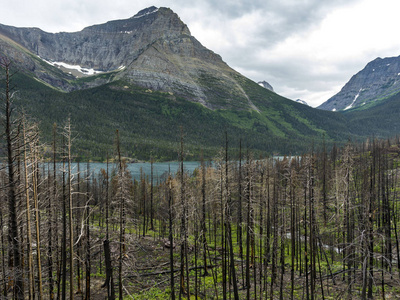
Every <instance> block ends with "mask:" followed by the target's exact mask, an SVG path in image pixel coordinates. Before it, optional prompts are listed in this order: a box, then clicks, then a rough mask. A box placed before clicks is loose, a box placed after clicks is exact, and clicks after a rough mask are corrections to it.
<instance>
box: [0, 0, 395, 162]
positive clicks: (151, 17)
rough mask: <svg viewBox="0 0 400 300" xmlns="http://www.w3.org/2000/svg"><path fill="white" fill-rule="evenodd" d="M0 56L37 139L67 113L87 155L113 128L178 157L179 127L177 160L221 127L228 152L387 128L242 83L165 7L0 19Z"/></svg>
mask: <svg viewBox="0 0 400 300" xmlns="http://www.w3.org/2000/svg"><path fill="white" fill-rule="evenodd" d="M0 55H1V56H6V57H8V58H9V59H10V60H11V61H12V62H13V65H12V66H13V69H14V70H16V71H17V73H15V76H13V78H12V80H13V85H15V86H16V87H17V89H18V91H19V92H18V99H17V101H16V102H15V103H16V105H17V108H21V107H23V108H24V110H25V112H26V113H27V114H29V115H30V116H31V117H33V118H34V119H36V120H38V121H39V124H40V128H41V130H42V132H43V138H44V140H45V141H46V139H47V140H49V139H50V138H51V130H52V128H53V124H54V123H57V124H62V123H63V122H64V121H65V119H66V117H67V116H68V115H70V116H71V120H72V124H73V125H74V126H75V128H76V133H77V138H76V139H75V141H74V143H75V145H74V147H75V148H76V151H77V152H79V153H80V155H81V156H86V157H89V158H92V159H93V158H96V159H104V158H105V154H106V153H107V152H109V153H111V152H112V150H111V149H112V144H113V141H114V133H115V130H116V129H118V130H119V133H120V136H121V143H122V148H123V151H124V154H125V155H127V156H130V157H132V158H138V159H149V158H150V156H152V157H153V158H155V159H159V160H167V159H168V160H171V159H176V158H177V152H178V151H177V149H178V148H179V135H180V132H181V129H182V130H183V132H184V139H185V149H186V152H185V153H186V159H197V158H199V156H200V152H201V151H203V153H204V155H205V156H206V157H213V156H214V155H216V154H217V153H219V150H220V147H221V146H222V145H223V144H224V136H225V132H226V133H227V134H228V136H229V139H230V140H229V141H230V145H231V149H232V151H236V150H235V147H238V145H239V140H242V144H243V145H246V146H247V147H249V148H250V149H253V151H254V152H255V153H256V154H257V155H265V154H272V153H274V154H278V153H280V154H299V153H302V152H304V151H306V150H307V149H309V147H310V146H311V145H312V144H316V143H319V142H321V143H322V140H325V142H326V143H327V144H333V143H337V144H340V143H345V142H346V141H348V139H349V138H350V139H361V138H365V137H366V136H368V135H370V134H376V136H387V135H389V134H392V131H388V130H386V129H385V128H381V127H379V126H380V125H379V126H377V125H376V124H383V122H382V120H380V119H379V118H378V119H376V118H375V119H374V121H373V122H370V123H371V126H370V127H369V130H368V131H366V130H365V128H364V127H363V126H364V124H365V118H369V116H368V115H366V114H362V113H358V114H351V113H350V112H349V113H346V114H341V113H334V112H330V111H323V110H317V109H314V108H311V107H309V106H307V105H302V104H300V103H296V102H295V101H292V100H289V99H286V98H284V97H282V96H280V95H278V94H276V93H275V92H273V91H272V90H273V89H272V87H271V86H270V85H269V84H268V86H269V87H270V88H265V87H266V86H267V83H266V82H265V83H264V82H262V86H260V84H257V83H256V82H253V81H251V80H250V79H248V78H246V77H244V76H243V75H241V74H240V73H239V72H237V71H235V70H233V69H232V68H230V67H229V66H228V65H227V64H226V63H225V62H224V61H223V60H222V58H221V57H220V56H219V55H218V54H216V53H214V52H213V51H211V50H209V49H207V48H205V47H204V46H203V45H201V43H200V42H199V41H197V40H196V38H195V37H193V36H192V35H191V34H190V31H189V29H188V27H187V26H186V25H185V24H184V23H183V22H182V21H181V20H180V18H179V16H178V15H177V14H175V13H174V12H173V11H172V10H171V9H169V8H156V7H149V8H146V9H144V10H142V11H140V12H139V13H137V14H135V15H134V16H133V17H131V18H129V19H125V20H114V21H109V22H107V23H105V24H99V25H93V26H90V27H87V28H85V29H83V30H82V31H80V32H74V33H65V32H63V33H55V34H53V33H47V32H44V31H42V30H40V29H38V28H17V27H12V26H7V25H0ZM376 69H377V68H376ZM2 84H3V83H1V82H0V88H4V86H3V85H2ZM354 97H355V95H353V98H354ZM359 97H361V95H360V96H359ZM357 99H358V97H357ZM337 109H338V107H337ZM330 110H332V109H330ZM371 111H372V110H370V111H368V113H371ZM387 120H388V119H387ZM393 120H394V122H397V123H399V121H396V120H395V119H394V118H393ZM349 124H351V126H349ZM374 126H375V127H374ZM391 128H396V126H395V125H393V126H391ZM375 129H376V130H375ZM0 155H1V153H0Z"/></svg>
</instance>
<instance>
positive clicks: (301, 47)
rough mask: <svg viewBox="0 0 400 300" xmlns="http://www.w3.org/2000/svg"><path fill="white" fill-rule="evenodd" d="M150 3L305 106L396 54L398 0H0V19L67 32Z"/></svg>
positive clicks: (245, 70)
mask: <svg viewBox="0 0 400 300" xmlns="http://www.w3.org/2000/svg"><path fill="white" fill-rule="evenodd" d="M152 5H154V6H157V7H169V8H171V9H172V10H173V11H174V12H176V13H177V14H178V15H179V16H180V18H181V20H182V21H183V22H184V23H186V24H187V25H188V27H189V29H190V31H191V33H192V35H193V36H195V37H196V38H197V39H198V40H199V41H200V42H201V43H202V44H203V45H204V46H206V47H207V48H209V49H211V50H213V51H214V52H216V53H218V54H220V55H221V56H222V59H223V60H224V61H225V62H226V63H228V64H229V65H230V66H231V67H232V68H234V69H235V70H237V71H239V72H240V73H242V74H243V75H245V76H247V77H249V78H250V79H252V80H254V81H262V80H266V81H268V82H269V83H270V84H271V85H272V86H273V87H274V89H275V91H276V92H277V93H278V94H281V95H282V96H285V97H287V98H289V99H298V98H300V99H302V100H305V101H307V102H308V103H309V104H310V105H312V106H317V105H319V104H321V103H322V102H325V101H326V100H328V99H329V98H330V97H332V96H333V95H334V94H336V93H337V92H339V91H340V89H341V88H342V87H343V85H344V84H345V83H346V82H347V81H348V80H349V79H350V77H351V76H352V75H354V74H355V73H357V72H358V71H360V70H361V69H362V68H364V66H365V65H366V64H367V63H368V62H369V61H371V60H373V59H375V58H377V57H389V56H399V55H400V38H399V34H398V32H399V29H400V22H399V12H400V1H398V0H379V1H378V0H279V1H277V0H197V1H193V2H192V1H187V0H171V1H157V0H153V1H148V0H141V1H132V0H113V1H110V0H56V1H55V0H13V1H10V0H0V7H1V17H0V23H2V24H6V25H12V26H17V27H39V28H41V29H42V30H44V31H47V32H60V31H67V32H74V31H80V30H81V29H83V28H84V27H86V26H89V25H93V24H100V23H104V22H107V21H110V20H115V19H125V18H129V17H132V16H133V15H135V14H136V13H137V12H138V11H139V10H141V9H143V8H146V7H148V6H152Z"/></svg>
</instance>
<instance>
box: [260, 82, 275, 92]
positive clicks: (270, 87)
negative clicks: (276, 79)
mask: <svg viewBox="0 0 400 300" xmlns="http://www.w3.org/2000/svg"><path fill="white" fill-rule="evenodd" d="M258 84H259V85H260V86H262V87H263V88H266V89H267V90H270V91H271V92H274V88H273V87H272V85H270V84H269V83H268V82H266V81H265V80H264V81H259V82H258Z"/></svg>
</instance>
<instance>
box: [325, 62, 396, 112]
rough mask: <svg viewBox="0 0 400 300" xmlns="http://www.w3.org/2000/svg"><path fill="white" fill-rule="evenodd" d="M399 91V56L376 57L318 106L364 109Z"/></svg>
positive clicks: (336, 108) (329, 108)
mask: <svg viewBox="0 0 400 300" xmlns="http://www.w3.org/2000/svg"><path fill="white" fill-rule="evenodd" d="M399 91H400V56H399V57H387V58H377V59H375V60H373V61H371V62H370V63H368V64H367V65H366V66H365V68H364V69H362V70H361V71H360V72H358V73H357V74H355V75H354V76H353V77H352V78H351V79H350V80H349V82H347V83H346V85H345V86H344V87H343V88H342V90H341V91H340V92H339V93H337V94H336V95H334V96H333V97H332V98H330V99H329V100H328V101H326V102H324V103H323V104H321V105H320V106H319V107H318V108H319V109H324V110H331V111H345V110H349V109H366V108H370V107H371V106H374V105H376V104H378V103H380V102H382V101H385V99H388V98H389V97H390V96H393V95H395V94H396V93H398V92H399Z"/></svg>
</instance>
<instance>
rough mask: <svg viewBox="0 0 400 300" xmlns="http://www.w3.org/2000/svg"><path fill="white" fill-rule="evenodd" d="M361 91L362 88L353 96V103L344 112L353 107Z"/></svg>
mask: <svg viewBox="0 0 400 300" xmlns="http://www.w3.org/2000/svg"><path fill="white" fill-rule="evenodd" d="M361 91H362V88H361V89H360V90H359V91H358V93H357V95H355V97H354V100H353V102H352V103H351V104H350V105H349V106H347V107H346V108H345V109H344V110H348V109H350V108H352V107H353V105H354V103H356V101H357V98H358V97H360V93H361Z"/></svg>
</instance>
